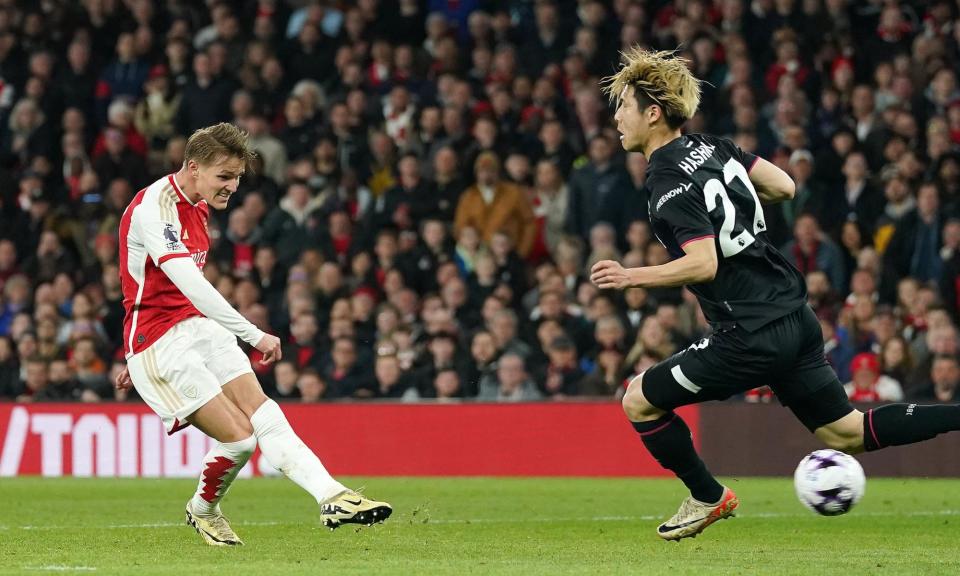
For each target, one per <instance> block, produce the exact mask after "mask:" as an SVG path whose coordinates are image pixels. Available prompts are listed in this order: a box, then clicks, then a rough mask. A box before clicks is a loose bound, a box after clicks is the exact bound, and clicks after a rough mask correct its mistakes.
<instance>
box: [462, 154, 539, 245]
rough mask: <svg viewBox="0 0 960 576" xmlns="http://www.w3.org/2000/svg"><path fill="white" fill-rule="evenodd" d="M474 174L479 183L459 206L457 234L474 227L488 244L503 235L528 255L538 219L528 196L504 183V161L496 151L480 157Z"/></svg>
mask: <svg viewBox="0 0 960 576" xmlns="http://www.w3.org/2000/svg"><path fill="white" fill-rule="evenodd" d="M474 173H475V175H476V184H475V185H474V186H471V187H470V188H468V189H467V190H466V191H465V192H464V193H463V196H461V197H460V201H459V203H458V204H457V214H456V220H455V223H454V226H455V232H459V231H460V230H461V229H462V228H464V227H465V226H470V227H473V228H476V229H477V231H479V232H480V236H481V237H482V238H483V240H484V241H485V242H490V240H491V239H492V238H493V235H494V234H495V233H497V232H503V233H505V234H506V235H507V236H508V237H509V238H510V240H511V242H512V244H513V245H514V246H516V247H517V253H518V254H520V256H526V255H527V254H529V253H530V250H531V249H532V248H533V240H534V238H535V235H536V225H535V216H534V214H533V210H532V209H531V207H530V203H529V201H528V200H527V198H526V196H525V195H524V194H523V192H521V191H520V189H518V188H517V187H516V186H514V185H513V184H509V183H507V182H503V181H501V180H500V161H499V159H498V158H497V156H496V154H493V153H492V152H486V153H482V154H480V155H479V156H478V157H477V161H476V164H475V165H474Z"/></svg>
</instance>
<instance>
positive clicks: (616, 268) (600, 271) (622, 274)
mask: <svg viewBox="0 0 960 576" xmlns="http://www.w3.org/2000/svg"><path fill="white" fill-rule="evenodd" d="M590 281H591V282H593V283H594V285H596V287H597V288H600V289H601V290H608V289H614V290H625V289H627V288H630V287H631V286H633V283H632V280H631V278H630V272H629V271H628V270H627V269H626V268H624V267H623V266H621V265H620V263H619V262H614V261H613V260H601V261H599V262H597V263H596V264H594V265H593V268H592V269H591V270H590Z"/></svg>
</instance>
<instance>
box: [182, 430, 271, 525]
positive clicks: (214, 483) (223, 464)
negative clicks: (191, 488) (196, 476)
mask: <svg viewBox="0 0 960 576" xmlns="http://www.w3.org/2000/svg"><path fill="white" fill-rule="evenodd" d="M256 449H257V437H256V436H251V437H249V438H245V439H243V440H238V441H237V442H218V443H217V444H216V445H215V446H214V447H213V448H211V449H210V451H209V452H207V455H206V456H204V458H203V468H202V470H201V471H200V483H199V484H198V485H197V492H196V494H194V495H193V500H192V501H191V506H190V507H191V509H192V510H193V513H194V514H198V515H200V516H209V515H211V514H216V513H218V512H219V510H220V501H221V500H223V497H224V495H226V493H227V490H229V489H230V484H232V483H233V481H234V479H235V478H236V477H237V474H239V473H240V469H241V468H243V466H244V465H245V464H246V463H247V460H249V459H250V456H251V455H252V454H253V451H254V450H256Z"/></svg>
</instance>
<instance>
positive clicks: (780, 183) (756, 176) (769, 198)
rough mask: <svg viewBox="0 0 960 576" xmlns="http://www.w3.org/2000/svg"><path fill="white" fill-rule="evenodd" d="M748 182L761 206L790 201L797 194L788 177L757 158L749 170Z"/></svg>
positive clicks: (773, 166) (770, 164) (772, 165)
mask: <svg viewBox="0 0 960 576" xmlns="http://www.w3.org/2000/svg"><path fill="white" fill-rule="evenodd" d="M750 181H751V182H753V186H754V187H755V188H756V189H757V196H759V197H760V203H761V204H776V203H777V202H783V201H784V200H791V199H792V198H793V196H794V194H796V192H797V186H796V184H794V182H793V179H792V178H790V175H789V174H787V173H786V172H784V171H783V170H781V169H779V168H777V167H776V166H775V165H774V164H772V163H770V162H767V161H766V160H764V159H763V158H757V161H756V162H755V163H754V165H753V168H751V169H750Z"/></svg>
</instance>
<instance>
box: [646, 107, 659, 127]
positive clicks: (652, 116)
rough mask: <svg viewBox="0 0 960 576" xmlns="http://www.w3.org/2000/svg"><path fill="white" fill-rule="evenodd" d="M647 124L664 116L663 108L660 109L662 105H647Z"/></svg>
mask: <svg viewBox="0 0 960 576" xmlns="http://www.w3.org/2000/svg"><path fill="white" fill-rule="evenodd" d="M646 114H647V124H653V123H654V122H656V121H657V120H659V119H660V118H662V117H663V110H661V109H660V106H659V105H657V104H651V105H649V106H647V110H646Z"/></svg>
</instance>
